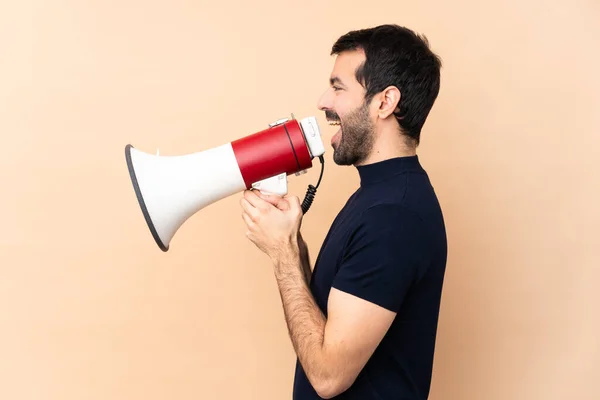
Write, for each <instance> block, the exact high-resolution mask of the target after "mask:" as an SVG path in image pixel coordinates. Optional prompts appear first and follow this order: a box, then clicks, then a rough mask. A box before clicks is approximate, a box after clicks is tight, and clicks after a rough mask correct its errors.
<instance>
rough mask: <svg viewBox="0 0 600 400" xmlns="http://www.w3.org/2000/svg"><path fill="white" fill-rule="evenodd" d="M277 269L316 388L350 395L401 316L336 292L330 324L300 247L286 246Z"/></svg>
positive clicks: (292, 331)
mask: <svg viewBox="0 0 600 400" xmlns="http://www.w3.org/2000/svg"><path fill="white" fill-rule="evenodd" d="M304 261H307V260H304ZM274 264H275V268H274V271H275V277H276V280H277V284H278V286H279V292H280V295H281V301H282V305H283V310H284V315H285V319H286V322H287V326H288V331H289V335H290V338H291V341H292V344H293V347H294V350H295V352H296V354H297V355H298V358H299V360H300V363H301V364H302V367H303V369H304V371H305V372H306V375H307V377H308V379H309V381H310V383H311V384H312V386H313V387H314V388H315V390H316V391H317V393H318V394H319V396H321V397H323V398H330V397H333V396H335V395H338V394H340V393H342V392H344V391H345V390H347V389H348V388H349V387H350V386H351V385H352V383H353V382H354V381H355V379H356V377H357V376H358V374H359V372H360V371H361V370H362V368H363V367H364V365H365V364H366V362H367V360H368V359H369V358H370V357H371V355H372V354H373V352H374V351H375V348H376V347H377V345H378V344H379V342H380V341H381V339H382V338H383V336H384V335H385V333H386V332H387V330H388V328H389V326H390V325H391V323H392V321H393V319H394V316H395V313H393V312H392V311H389V310H387V309H385V308H383V307H380V306H378V305H375V304H373V303H370V302H368V301H365V300H362V299H360V298H358V297H355V296H352V295H350V294H347V293H344V292H342V291H340V290H337V289H335V288H334V289H332V290H331V293H330V295H329V303H328V310H327V313H328V319H327V320H326V319H325V317H324V315H323V313H322V312H321V310H320V309H319V307H318V306H317V304H316V302H315V300H314V298H313V296H312V294H311V292H310V289H309V286H308V279H307V275H306V272H305V268H304V265H305V264H304V262H303V259H302V257H301V256H300V249H299V246H298V245H295V244H290V245H289V246H286V248H285V249H283V251H282V253H281V255H280V256H279V257H277V258H275V259H274Z"/></svg>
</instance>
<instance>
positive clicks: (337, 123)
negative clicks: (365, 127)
mask: <svg viewBox="0 0 600 400" xmlns="http://www.w3.org/2000/svg"><path fill="white" fill-rule="evenodd" d="M327 123H328V124H329V126H336V127H339V129H338V130H337V131H336V132H335V134H334V135H333V136H332V137H331V144H332V145H335V143H337V142H338V141H339V139H340V137H341V135H342V128H341V125H342V123H341V122H340V121H336V120H327Z"/></svg>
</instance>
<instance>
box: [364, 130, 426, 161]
mask: <svg viewBox="0 0 600 400" xmlns="http://www.w3.org/2000/svg"><path fill="white" fill-rule="evenodd" d="M416 154H417V149H416V146H414V145H412V143H411V141H410V140H408V138H407V137H406V136H404V135H402V134H400V132H398V130H397V129H390V128H387V129H382V130H381V131H380V132H376V134H375V141H374V143H373V148H372V149H371V152H370V153H369V156H368V157H367V158H365V159H364V160H363V161H362V162H360V163H357V164H355V166H361V165H368V164H373V163H376V162H380V161H384V160H389V159H391V158H397V157H408V156H414V155H416Z"/></svg>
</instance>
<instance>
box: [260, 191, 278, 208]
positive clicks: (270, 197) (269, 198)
mask: <svg viewBox="0 0 600 400" xmlns="http://www.w3.org/2000/svg"><path fill="white" fill-rule="evenodd" d="M253 192H254V193H255V194H256V195H257V196H258V197H260V198H261V199H263V200H264V201H266V202H269V203H271V204H272V205H274V206H275V207H279V206H280V203H281V201H282V200H283V197H281V196H278V195H276V194H267V193H263V192H261V191H260V190H253Z"/></svg>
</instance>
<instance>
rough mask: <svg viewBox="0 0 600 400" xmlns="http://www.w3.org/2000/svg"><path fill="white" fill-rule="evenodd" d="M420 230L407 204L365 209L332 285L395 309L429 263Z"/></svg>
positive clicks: (422, 224)
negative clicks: (405, 205) (404, 205)
mask: <svg viewBox="0 0 600 400" xmlns="http://www.w3.org/2000/svg"><path fill="white" fill-rule="evenodd" d="M424 230H425V228H424V223H423V221H422V220H421V218H420V217H419V216H418V215H417V214H416V213H415V212H413V211H410V210H408V209H407V208H405V207H402V206H398V205H378V206H373V207H371V208H369V209H367V210H366V211H365V212H364V213H363V214H362V215H361V216H360V220H359V223H358V225H357V227H356V229H355V230H354V231H353V233H352V234H351V235H350V237H349V239H348V241H347V243H346V246H345V248H344V252H343V257H342V261H341V265H340V268H339V270H338V272H337V273H336V276H335V277H334V281H333V287H335V288H336V289H339V290H341V291H344V292H346V293H349V294H352V295H355V296H357V297H360V298H362V299H365V300H367V301H370V302H372V303H375V304H378V305H380V306H382V307H384V308H387V309H389V310H391V311H394V312H398V310H399V309H400V306H401V305H402V301H403V300H404V297H405V296H406V293H407V292H408V290H409V289H410V287H411V285H412V284H413V283H415V282H416V281H417V280H418V279H420V277H421V276H422V274H423V273H424V271H425V269H426V267H427V264H428V263H427V256H426V255H427V245H426V241H425V239H426V237H425V235H424Z"/></svg>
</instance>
